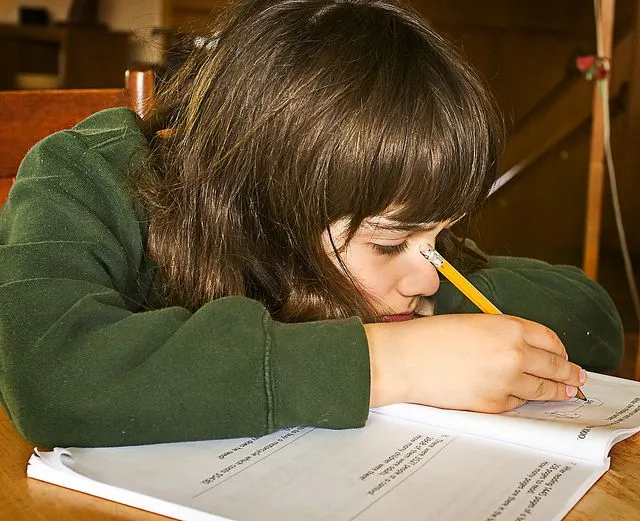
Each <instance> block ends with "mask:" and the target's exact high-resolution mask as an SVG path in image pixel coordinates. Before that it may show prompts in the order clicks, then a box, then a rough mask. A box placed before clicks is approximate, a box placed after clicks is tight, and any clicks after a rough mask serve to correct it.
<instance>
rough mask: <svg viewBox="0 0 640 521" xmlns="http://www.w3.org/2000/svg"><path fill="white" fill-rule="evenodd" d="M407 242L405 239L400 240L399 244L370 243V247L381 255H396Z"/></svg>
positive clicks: (403, 248) (404, 248)
mask: <svg viewBox="0 0 640 521" xmlns="http://www.w3.org/2000/svg"><path fill="white" fill-rule="evenodd" d="M408 246H409V243H408V242H407V241H404V242H401V243H400V244H391V245H383V244H373V243H372V244H371V247H372V248H373V249H374V250H375V251H376V252H377V253H379V254H381V255H398V254H400V253H402V252H403V251H405V250H406V249H407V247H408Z"/></svg>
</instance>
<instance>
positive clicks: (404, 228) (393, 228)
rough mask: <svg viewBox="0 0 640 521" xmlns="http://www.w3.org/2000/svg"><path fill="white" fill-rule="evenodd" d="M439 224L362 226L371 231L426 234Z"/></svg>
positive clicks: (364, 223) (376, 224) (378, 224)
mask: <svg viewBox="0 0 640 521" xmlns="http://www.w3.org/2000/svg"><path fill="white" fill-rule="evenodd" d="M439 224H440V223H421V224H405V223H391V222H382V223H375V224H374V223H369V222H366V221H365V222H363V223H362V226H365V227H367V228H370V229H372V230H382V231H390V232H428V231H431V230H433V229H435V228H437V227H438V225H439Z"/></svg>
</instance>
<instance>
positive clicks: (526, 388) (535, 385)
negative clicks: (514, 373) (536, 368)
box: [513, 374, 578, 400]
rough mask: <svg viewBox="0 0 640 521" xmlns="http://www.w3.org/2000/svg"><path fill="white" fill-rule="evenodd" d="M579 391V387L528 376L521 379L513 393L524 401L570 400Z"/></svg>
mask: <svg viewBox="0 0 640 521" xmlns="http://www.w3.org/2000/svg"><path fill="white" fill-rule="evenodd" d="M577 391H578V388H577V386H574V385H567V384H564V383H561V382H554V381H552V380H547V379H545V378H538V377H537V376H532V375H530V374H526V375H523V376H522V378H520V379H519V381H518V385H517V388H516V389H515V390H514V391H513V393H514V395H515V396H516V397H517V398H520V399H522V400H568V399H570V398H573V397H574V396H575V395H576V392H577Z"/></svg>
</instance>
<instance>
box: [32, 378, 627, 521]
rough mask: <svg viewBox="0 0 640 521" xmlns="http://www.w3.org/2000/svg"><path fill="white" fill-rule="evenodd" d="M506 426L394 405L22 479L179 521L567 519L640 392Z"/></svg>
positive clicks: (89, 452) (529, 414)
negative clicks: (341, 419) (357, 425)
mask: <svg viewBox="0 0 640 521" xmlns="http://www.w3.org/2000/svg"><path fill="white" fill-rule="evenodd" d="M583 391H584V392H585V394H586V396H587V401H586V402H584V401H579V400H572V401H568V402H530V403H527V404H525V405H524V406H522V407H520V408H518V409H516V410H514V411H511V412H509V413H505V414H500V415H491V414H479V413H469V412H461V411H446V410H440V409H434V408H430V407H423V406H419V405H410V404H399V405H393V406H389V407H383V408H380V409H375V410H372V411H371V414H370V417H369V421H368V423H367V426H366V427H365V428H362V429H351V430H325V429H318V428H311V427H304V426H301V427H292V428H288V429H284V430H281V431H278V432H275V433H273V434H270V435H267V436H263V437H259V438H242V439H232V440H222V441H203V442H189V443H172V444H162V445H149V446H137V447H119V448H93V449H86V448H58V449H55V450H53V451H51V452H41V451H36V452H35V454H34V455H33V456H32V457H31V458H30V460H29V465H28V469H27V474H28V475H29V476H30V477H32V478H36V479H40V480H43V481H48V482H51V483H55V484H57V485H61V486H63V487H68V488H71V489H76V490H80V491H83V492H86V493H89V494H93V495H96V496H99V497H103V498H106V499H110V500H113V501H117V502H121V503H125V504H128V505H132V506H135V507H138V508H141V509H145V510H149V511H152V512H157V513H159V514H163V515H165V516H169V517H174V518H177V519H184V520H192V519H193V520H196V519H197V520H212V519H230V520H237V521H254V520H257V519H260V520H263V521H270V520H279V521H283V520H296V521H297V520H300V519H304V520H306V521H315V520H331V521H339V520H345V521H347V520H360V521H362V520H389V519H402V520H405V521H409V520H414V519H415V520H418V519H420V520H429V519H434V520H438V521H447V520H451V521H464V520H491V521H495V520H498V521H499V520H504V521H514V520H517V521H523V520H527V521H531V520H540V521H550V520H554V519H561V518H562V517H563V516H564V515H565V514H566V513H567V512H568V511H569V510H570V509H571V507H572V506H573V505H574V504H575V503H576V502H577V501H578V500H579V499H580V497H582V495H584V493H585V492H586V491H587V490H588V489H589V488H590V487H591V486H592V485H593V484H594V483H595V482H596V481H597V480H598V478H599V477H600V476H602V474H604V473H605V472H606V471H607V469H608V468H609V457H608V454H609V450H610V449H611V447H612V446H613V444H615V443H617V442H618V441H620V440H622V439H624V438H626V437H628V436H631V435H632V434H634V433H636V432H638V431H640V383H639V382H634V381H630V380H622V379H619V378H613V377H608V376H601V375H597V374H591V375H590V378H589V381H588V383H587V384H586V385H585V386H584V387H583Z"/></svg>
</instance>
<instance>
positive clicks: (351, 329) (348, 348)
mask: <svg viewBox="0 0 640 521" xmlns="http://www.w3.org/2000/svg"><path fill="white" fill-rule="evenodd" d="M269 329H270V331H269V332H268V333H269V335H270V344H271V345H270V348H269V350H268V352H267V353H266V360H265V361H266V368H265V369H266V374H267V375H268V378H270V381H267V382H266V385H267V394H268V395H269V394H270V396H268V400H269V405H270V407H269V409H270V411H271V413H270V414H269V416H270V417H269V418H268V419H267V423H268V428H269V430H272V429H277V428H280V427H285V426H289V425H313V426H316V427H324V428H331V429H344V428H353V427H362V426H363V425H364V424H365V422H366V420H367V416H368V413H369V393H370V383H371V382H370V379H371V375H370V363H369V348H368V344H367V338H366V335H365V332H364V327H363V326H362V323H361V322H360V320H359V319H357V318H350V319H344V320H328V321H322V322H315V323H313V324H305V323H297V324H296V323H293V324H289V323H287V324H285V323H280V322H274V321H270V326H269ZM312 346H313V347H312Z"/></svg>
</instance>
